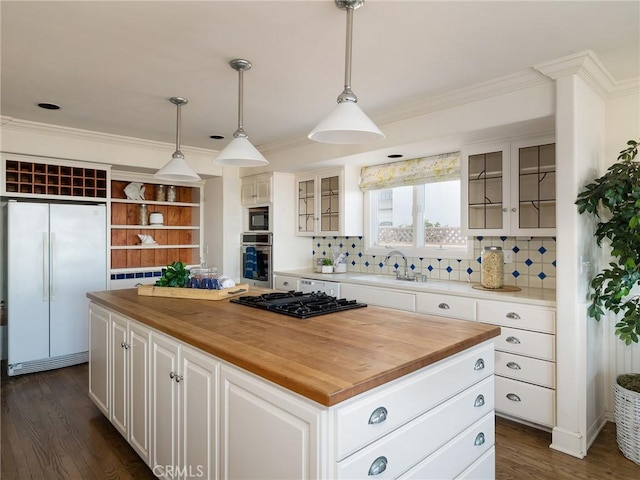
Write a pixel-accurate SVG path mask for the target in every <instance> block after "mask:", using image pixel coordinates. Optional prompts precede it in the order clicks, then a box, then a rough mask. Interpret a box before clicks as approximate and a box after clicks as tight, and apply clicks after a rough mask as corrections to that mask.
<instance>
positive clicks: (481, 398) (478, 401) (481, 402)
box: [473, 394, 484, 407]
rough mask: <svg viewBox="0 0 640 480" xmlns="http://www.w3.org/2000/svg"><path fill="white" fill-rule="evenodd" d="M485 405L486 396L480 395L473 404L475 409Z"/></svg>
mask: <svg viewBox="0 0 640 480" xmlns="http://www.w3.org/2000/svg"><path fill="white" fill-rule="evenodd" d="M483 405H484V395H482V394H480V395H478V396H477V397H476V401H475V402H473V406H474V407H482V406H483Z"/></svg>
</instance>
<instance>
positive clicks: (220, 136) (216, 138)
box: [209, 135, 224, 140]
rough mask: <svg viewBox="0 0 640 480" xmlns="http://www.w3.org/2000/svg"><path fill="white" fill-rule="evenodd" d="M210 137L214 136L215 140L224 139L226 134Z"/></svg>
mask: <svg viewBox="0 0 640 480" xmlns="http://www.w3.org/2000/svg"><path fill="white" fill-rule="evenodd" d="M209 138H212V139H213V140H222V139H223V138H224V135H210V136H209Z"/></svg>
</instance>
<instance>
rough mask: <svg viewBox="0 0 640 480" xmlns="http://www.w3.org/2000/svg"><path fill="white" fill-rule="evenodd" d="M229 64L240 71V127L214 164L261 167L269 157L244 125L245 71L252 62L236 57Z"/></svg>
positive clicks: (214, 160) (266, 162) (267, 163)
mask: <svg viewBox="0 0 640 480" xmlns="http://www.w3.org/2000/svg"><path fill="white" fill-rule="evenodd" d="M229 65H231V68H233V69H234V70H236V71H237V72H238V129H237V130H236V131H235V132H234V134H233V140H231V141H230V142H229V143H228V144H227V146H226V147H224V148H223V149H222V151H221V152H220V153H218V155H217V156H216V158H214V159H213V164H214V165H228V166H234V167H260V166H263V165H269V162H268V161H267V159H266V158H264V156H263V155H262V154H261V153H260V152H259V151H258V149H257V148H256V147H254V146H253V145H252V144H251V142H250V141H249V138H248V137H247V134H246V133H245V131H244V127H243V125H242V123H243V87H244V84H243V72H244V71H245V70H249V69H250V68H251V62H249V60H244V59H242V58H236V59H234V60H231V61H230V62H229Z"/></svg>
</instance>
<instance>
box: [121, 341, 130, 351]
mask: <svg viewBox="0 0 640 480" xmlns="http://www.w3.org/2000/svg"><path fill="white" fill-rule="evenodd" d="M120 346H121V347H122V348H124V349H125V350H128V349H129V347H130V345H129V344H128V343H127V342H122V343H121V344H120Z"/></svg>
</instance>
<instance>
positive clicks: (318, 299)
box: [230, 291, 367, 319]
mask: <svg viewBox="0 0 640 480" xmlns="http://www.w3.org/2000/svg"><path fill="white" fill-rule="evenodd" d="M230 301H231V302H233V303H239V304H240V305H246V306H248V307H254V308H261V309H262V310H269V311H271V312H276V313H282V314H284V315H290V316H292V317H296V318H303V319H304V318H309V317H315V316H317V315H324V314H327V313H334V312H341V311H343V310H351V309H353V308H362V307H366V306H367V304H366V303H358V302H357V301H355V300H346V299H344V298H336V297H331V296H329V295H327V294H326V293H322V292H315V293H302V292H294V291H290V292H275V293H265V294H263V295H256V296H245V297H236V298H233V299H231V300H230Z"/></svg>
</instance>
